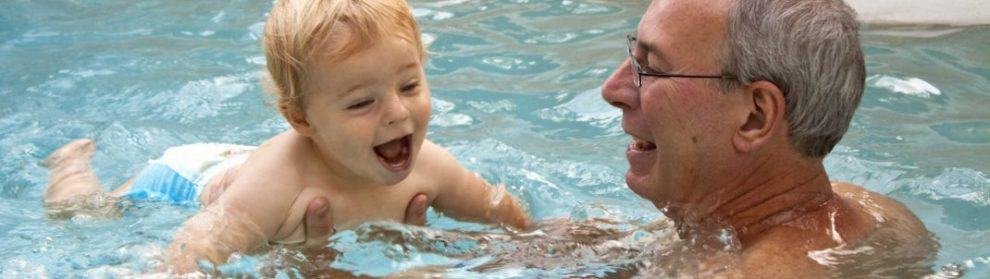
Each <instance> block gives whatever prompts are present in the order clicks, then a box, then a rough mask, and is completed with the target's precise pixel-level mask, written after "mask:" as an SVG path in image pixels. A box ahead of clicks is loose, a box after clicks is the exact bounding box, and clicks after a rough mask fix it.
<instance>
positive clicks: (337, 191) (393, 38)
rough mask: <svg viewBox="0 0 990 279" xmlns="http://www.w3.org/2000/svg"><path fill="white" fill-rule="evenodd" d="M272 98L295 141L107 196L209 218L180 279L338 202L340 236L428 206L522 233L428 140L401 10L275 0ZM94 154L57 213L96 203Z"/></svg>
mask: <svg viewBox="0 0 990 279" xmlns="http://www.w3.org/2000/svg"><path fill="white" fill-rule="evenodd" d="M264 48H265V55H266V58H267V62H268V72H269V74H270V75H271V79H272V86H270V87H271V89H270V91H273V94H274V95H275V96H276V97H277V107H278V109H279V111H280V112H281V114H282V115H283V116H284V118H285V119H286V121H287V122H288V123H289V125H290V126H291V129H289V130H287V131H285V132H283V133H281V134H278V135H276V136H274V137H272V138H271V139H269V140H267V141H266V142H265V143H263V144H262V145H260V146H258V147H256V148H255V147H249V146H240V145H225V144H193V145H186V146H180V147H173V148H170V149H168V150H166V151H165V154H164V155H163V156H162V157H161V158H160V159H157V160H153V161H152V162H151V163H150V165H149V166H148V167H147V168H145V169H144V170H143V171H141V173H140V174H138V175H137V176H136V177H135V178H133V179H132V180H131V181H129V182H127V183H125V184H124V185H123V186H122V187H120V188H119V189H117V190H114V191H113V192H112V193H110V196H114V197H125V198H130V199H146V198H157V199H165V200H169V201H174V202H188V203H198V204H200V205H201V206H202V207H203V210H201V211H200V212H199V213H198V214H196V215H195V216H193V217H192V218H190V219H189V220H188V221H186V223H185V224H183V226H182V227H181V228H180V229H179V230H178V231H177V232H176V234H175V236H174V237H173V241H172V244H171V245H170V247H169V251H168V258H167V263H168V264H169V265H170V266H171V267H172V268H173V270H172V271H173V272H176V273H185V272H190V271H194V270H195V268H196V262H197V261H199V260H209V261H210V262H212V263H214V264H222V263H224V262H226V261H227V257H229V256H230V254H232V253H235V252H240V253H244V252H251V251H253V250H257V249H258V248H259V247H262V246H264V245H265V244H267V243H298V242H302V241H304V240H305V238H306V236H305V230H304V226H303V216H304V215H305V212H306V206H307V203H308V202H309V201H311V200H313V199H314V198H316V197H326V198H328V199H329V201H330V206H331V208H330V213H329V214H331V216H332V220H333V224H334V227H335V228H337V229H346V228H351V227H354V226H356V225H358V224H360V223H363V222H366V221H372V220H395V221H401V220H402V219H403V216H404V214H405V206H406V202H407V201H409V200H411V199H412V198H413V197H414V196H416V195H417V194H419V193H424V194H426V196H427V197H429V199H430V200H429V201H428V204H430V205H431V206H433V207H434V208H435V209H437V210H438V211H440V212H443V213H445V214H447V215H449V216H452V217H455V218H459V219H465V220H471V221H483V222H488V223H496V224H504V225H509V226H513V227H516V228H525V227H526V225H527V222H528V220H527V217H526V214H525V213H524V211H523V210H522V208H521V207H520V205H519V203H518V202H517V201H516V199H515V198H513V197H512V196H510V195H509V194H508V192H506V190H505V188H504V187H496V186H492V185H489V184H488V183H486V182H485V181H484V180H483V179H482V178H480V177H479V176H478V175H476V174H474V173H473V172H471V171H468V170H467V169H465V168H464V167H463V166H461V165H460V164H459V163H458V162H457V160H456V159H454V157H452V156H451V155H450V154H449V153H447V151H445V150H444V149H443V148H442V147H440V146H437V145H436V144H434V143H433V142H430V141H429V140H428V139H426V129H427V122H428V120H429V119H430V113H431V107H430V106H431V103H430V90H429V88H428V87H427V82H426V76H425V75H424V72H423V63H424V59H425V58H426V53H425V49H424V47H423V44H422V42H421V41H420V32H419V27H418V25H417V23H416V22H415V19H414V18H413V16H412V14H411V9H410V7H409V6H408V4H407V3H406V2H405V1H403V0H279V1H277V2H276V3H275V6H274V8H273V9H272V11H271V13H270V15H269V17H268V20H267V22H266V24H265V35H264ZM93 148H94V147H93V143H92V141H88V140H77V141H74V142H72V143H69V144H67V145H66V146H64V147H62V148H60V149H59V150H56V151H55V152H54V153H53V154H52V155H51V156H50V157H49V158H48V159H47V163H48V164H49V167H50V168H52V177H51V179H50V182H49V186H48V189H47V191H46V195H45V202H46V204H48V205H49V206H50V207H54V206H55V205H62V206H65V205H67V204H68V205H71V204H79V203H84V202H86V199H85V198H84V197H92V196H98V195H92V194H94V193H97V192H100V191H101V190H99V189H100V186H99V182H98V181H97V180H96V178H95V175H93V173H92V171H91V170H89V157H90V155H91V154H92V152H93Z"/></svg>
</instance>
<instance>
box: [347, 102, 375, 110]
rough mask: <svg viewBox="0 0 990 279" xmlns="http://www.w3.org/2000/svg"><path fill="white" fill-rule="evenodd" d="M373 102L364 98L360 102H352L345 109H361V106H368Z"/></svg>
mask: <svg viewBox="0 0 990 279" xmlns="http://www.w3.org/2000/svg"><path fill="white" fill-rule="evenodd" d="M374 102H375V100H364V101H360V102H358V103H356V104H353V105H350V106H348V107H347V109H349V110H356V109H361V108H364V107H367V106H370V105H371V104H373V103H374Z"/></svg>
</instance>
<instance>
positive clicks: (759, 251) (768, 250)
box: [730, 226, 836, 278]
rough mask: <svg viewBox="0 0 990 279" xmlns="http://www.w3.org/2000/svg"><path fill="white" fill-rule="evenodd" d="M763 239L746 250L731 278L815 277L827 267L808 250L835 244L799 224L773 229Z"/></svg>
mask: <svg viewBox="0 0 990 279" xmlns="http://www.w3.org/2000/svg"><path fill="white" fill-rule="evenodd" d="M762 239H764V240H763V241H757V242H756V243H754V244H752V246H749V247H745V248H744V249H743V251H742V253H741V254H740V258H739V261H738V262H737V266H736V267H735V268H733V269H732V272H731V276H730V277H731V278H815V277H816V276H821V275H822V274H824V272H825V270H824V267H823V266H821V265H819V264H818V263H816V262H814V261H813V260H812V259H811V258H810V257H809V256H808V252H809V251H813V250H819V249H823V248H825V247H830V246H834V245H836V244H835V242H833V241H832V240H831V239H830V238H828V237H827V236H826V235H825V234H823V233H820V232H814V231H810V230H808V229H806V228H802V227H800V226H781V227H778V228H776V229H772V230H770V231H768V232H767V233H766V234H765V235H764V236H763V237H762Z"/></svg>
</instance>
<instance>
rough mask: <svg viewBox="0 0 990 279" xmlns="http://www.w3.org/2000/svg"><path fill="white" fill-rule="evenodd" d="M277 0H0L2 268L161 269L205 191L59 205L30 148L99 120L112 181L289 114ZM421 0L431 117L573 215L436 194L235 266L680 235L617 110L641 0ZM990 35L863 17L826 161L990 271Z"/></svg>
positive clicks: (404, 259) (594, 258)
mask: <svg viewBox="0 0 990 279" xmlns="http://www.w3.org/2000/svg"><path fill="white" fill-rule="evenodd" d="M615 2H620V3H615ZM270 5H271V3H270V2H268V1H262V2H259V1H223V2H215V3H214V2H208V1H195V2H191V3H181V4H179V3H176V2H174V1H139V2H133V1H120V0H112V1H111V0H108V1H99V3H97V1H72V2H53V1H4V2H3V3H0V61H2V63H0V64H2V65H3V67H0V100H3V101H2V102H0V134H2V135H3V136H2V138H0V154H2V157H0V160H2V161H0V183H2V184H0V185H2V188H0V200H2V201H0V233H2V236H0V237H2V239H3V240H2V241H0V251H4V253H2V254H0V277H3V278H8V277H9V278H24V277H38V276H43V277H63V276H85V277H122V276H129V275H136V274H145V273H149V272H154V267H155V265H156V264H157V263H158V262H160V260H161V255H162V254H163V249H164V247H165V245H167V243H168V241H169V240H170V238H171V234H172V232H173V231H174V230H175V229H176V228H178V226H179V225H180V224H181V223H182V222H183V221H184V220H185V219H186V218H187V217H188V216H190V215H191V214H193V213H194V212H195V210H193V209H189V208H181V207H175V206H170V205H163V204H154V203H145V204H134V205H133V206H131V207H130V208H128V209H127V210H126V211H125V213H124V214H123V216H122V217H121V218H118V219H93V218H76V219H72V220H67V221H51V220H49V219H48V218H47V217H46V216H45V212H44V209H43V207H42V204H41V202H40V200H41V196H42V195H43V193H44V186H45V177H46V175H47V171H46V170H45V169H44V168H43V167H42V166H40V165H39V163H38V162H39V160H40V159H41V158H44V156H46V155H47V154H48V153H49V152H50V151H51V150H53V149H55V148H56V147H58V146H59V145H61V144H64V143H66V142H68V141H69V140H71V139H74V138H79V137H88V138H93V139H95V140H96V142H97V144H98V151H97V154H96V155H95V157H94V162H93V163H94V168H95V169H96V171H97V174H98V175H99V176H100V178H101V179H102V180H103V182H104V183H105V184H106V185H118V184H120V183H122V182H124V180H126V179H127V178H129V177H130V175H131V174H134V173H136V172H137V171H138V170H140V169H141V168H142V167H143V166H144V164H145V163H146V162H147V160H149V159H151V158H155V157H157V156H158V155H160V154H161V152H162V151H163V150H165V149H166V148H168V147H171V146H175V145H180V144H186V143H193V142H211V141H216V142H227V143H240V144H258V143H260V142H261V141H263V140H265V139H267V138H268V137H270V136H271V135H273V134H275V133H277V132H279V131H282V130H283V129H285V128H286V127H287V125H286V124H284V122H283V120H282V119H281V118H280V117H279V116H278V115H277V114H276V113H275V112H274V111H273V110H271V109H269V108H268V107H266V106H265V105H264V104H263V100H264V97H263V93H262V91H261V87H260V86H259V82H258V72H259V71H260V70H262V68H263V67H264V64H263V63H264V57H263V54H262V52H261V47H260V42H259V38H260V33H261V29H262V22H263V20H264V16H265V13H266V12H267V11H268V9H269V8H270ZM413 6H414V8H415V13H416V15H417V19H418V20H420V22H421V25H422V29H423V33H424V37H426V40H427V41H428V42H430V46H429V50H430V52H431V55H430V56H431V58H430V62H429V64H428V65H427V74H428V76H429V80H430V85H431V88H432V91H433V98H434V100H433V107H434V116H433V119H432V120H431V127H430V135H429V136H430V138H431V139H433V140H434V141H435V142H437V143H439V144H440V145H443V146H445V147H447V148H448V149H450V151H451V152H452V153H453V154H454V155H455V156H457V157H458V159H459V160H461V162H463V163H464V164H465V165H467V166H468V167H469V168H471V169H473V170H475V171H477V172H479V173H480V174H481V175H483V176H484V177H485V178H486V179H488V180H489V181H490V182H493V183H504V184H506V185H509V186H510V187H509V188H510V190H511V191H512V192H513V193H514V194H516V195H518V196H520V197H522V199H523V201H524V203H525V204H526V205H527V206H528V207H529V210H530V213H531V215H532V217H533V219H534V220H552V219H555V218H570V219H572V220H577V221H578V223H576V224H574V225H567V224H560V223H555V222H553V221H547V222H546V223H545V224H543V225H542V227H541V228H542V230H540V231H538V232H535V233H530V234H525V235H516V236H513V235H512V234H508V233H505V232H502V231H500V230H498V229H493V228H490V227H485V226H480V225H474V224H468V223H460V222H456V221H452V220H451V219H448V218H445V217H443V216H438V215H435V214H434V215H431V216H430V218H429V222H430V227H428V228H409V227H402V226H396V225H391V224H375V225H369V226H364V227H361V228H359V229H356V230H353V231H345V232H342V233H340V234H338V235H337V236H335V237H334V239H335V242H334V243H333V244H331V245H330V246H331V247H330V248H332V249H328V251H334V253H337V254H338V255H337V257H336V258H334V259H332V260H328V259H326V258H310V259H308V260H302V259H301V255H300V254H298V253H297V252H295V251H291V250H286V249H274V250H273V251H272V252H270V253H267V254H263V255H256V256H245V257H242V258H239V259H236V260H235V262H234V263H232V264H230V265H228V266H225V267H224V268H223V269H224V271H225V272H228V273H227V274H230V273H246V274H264V275H277V274H297V273H298V274H312V273H317V272H327V271H337V272H343V273H350V274H355V275H370V276H381V275H387V274H391V273H393V272H396V271H400V270H408V269H410V268H413V269H414V271H407V272H417V273H413V274H422V273H430V274H445V275H446V276H448V277H478V276H488V277H561V276H581V275H585V276H602V275H605V274H608V273H610V272H616V269H621V267H622V266H625V265H626V264H629V263H633V262H637V261H640V260H642V259H643V257H646V256H645V255H644V253H643V251H645V250H649V248H655V249H671V248H669V247H665V246H660V247H654V246H650V245H646V246H643V245H641V244H643V243H649V244H656V243H661V244H663V243H666V244H671V242H665V241H663V239H664V238H666V237H671V234H670V231H669V228H663V227H660V228H655V229H654V230H645V229H642V228H639V227H638V225H641V224H645V223H648V222H651V221H653V220H656V219H659V218H662V216H661V215H660V214H659V213H658V212H657V210H655V208H654V207H653V205H652V204H650V203H649V202H647V201H645V200H642V199H640V198H639V197H637V196H636V195H635V194H633V193H632V192H631V191H629V190H628V189H626V187H625V184H624V176H623V173H624V172H625V169H626V167H627V165H626V161H625V158H624V155H623V150H624V149H625V145H626V144H627V142H628V136H626V135H625V134H624V133H623V132H622V130H621V128H620V126H619V121H620V116H621V115H620V113H619V111H618V110H616V109H613V108H611V107H609V106H607V105H606V104H605V103H604V102H603V101H602V100H601V98H600V96H599V86H600V84H601V82H602V81H603V80H604V79H605V78H606V77H607V76H608V75H609V74H610V73H611V72H612V70H613V69H614V68H615V67H616V66H617V65H618V63H619V62H620V61H621V59H623V58H624V57H625V53H624V51H625V50H624V40H623V39H624V34H625V33H628V32H632V30H633V29H634V28H635V26H636V24H637V22H638V19H639V17H640V16H641V13H642V10H643V9H644V8H645V6H646V3H640V1H567V0H565V1H536V0H530V1H527V0H511V1H508V0H506V1H468V0H448V1H413ZM107 11H112V12H109V13H108V12H107ZM988 41H990V28H988V27H969V28H937V27H931V28H929V27H926V28H920V27H898V28H887V27H869V26H868V27H867V28H866V29H865V30H864V31H863V43H864V49H865V51H866V54H867V69H868V77H869V78H868V80H867V85H868V88H867V92H866V95H865V96H864V97H863V101H862V105H861V108H860V110H859V111H858V112H857V115H856V117H855V118H854V120H853V124H852V126H851V128H850V131H849V133H848V134H847V136H846V137H845V139H844V140H843V141H842V142H841V143H840V146H839V147H838V148H837V149H836V151H835V152H833V153H832V154H831V155H830V156H829V157H828V158H827V160H826V166H827V168H828V170H829V173H830V174H831V175H832V179H834V180H845V181H851V182H854V183H858V184H861V185H863V186H865V187H866V188H868V189H871V190H873V191H877V192H880V193H885V194H888V195H890V196H892V197H894V198H896V199H898V200H900V201H902V202H903V203H905V204H906V205H907V206H908V207H909V208H911V209H912V210H913V211H914V212H915V213H916V214H918V216H919V217H920V218H921V219H922V220H923V221H924V222H925V225H926V226H927V227H928V229H929V230H931V231H932V232H933V233H935V234H936V236H937V237H938V238H939V242H940V243H941V246H942V249H941V251H940V252H939V256H938V260H937V262H936V263H935V269H936V270H939V269H941V268H942V267H946V268H947V269H948V270H949V271H950V272H945V273H943V274H942V275H951V273H952V272H956V271H964V273H965V275H966V277H969V278H983V277H988V276H990V215H988V214H986V212H990V211H988V209H990V175H988V174H987V173H988V172H990V159H988V155H990V110H987V109H986V108H987V104H990V55H987V53H988V50H990V49H988V48H987V47H986V45H987V42H988ZM444 230H446V231H444ZM628 231H632V233H629V234H625V233H624V232H628ZM657 239H659V240H660V241H654V240H657ZM674 244H676V243H674ZM672 245H673V244H672ZM329 253H330V252H328V253H327V254H329ZM673 262H677V261H676V260H675V261H673ZM619 272H621V270H619Z"/></svg>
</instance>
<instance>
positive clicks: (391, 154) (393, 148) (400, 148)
mask: <svg viewBox="0 0 990 279" xmlns="http://www.w3.org/2000/svg"><path fill="white" fill-rule="evenodd" d="M375 154H377V155H378V161H379V162H381V163H382V165H383V166H385V168H386V169H388V170H390V171H393V172H401V171H404V170H406V169H407V168H409V163H410V162H412V160H410V156H411V154H412V134H409V135H406V136H404V137H401V138H397V139H394V140H391V141H389V142H386V143H383V144H379V145H377V146H375Z"/></svg>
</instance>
